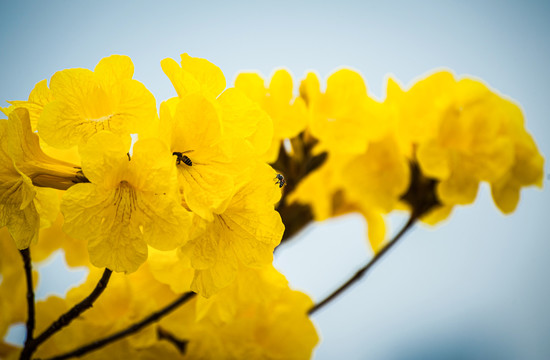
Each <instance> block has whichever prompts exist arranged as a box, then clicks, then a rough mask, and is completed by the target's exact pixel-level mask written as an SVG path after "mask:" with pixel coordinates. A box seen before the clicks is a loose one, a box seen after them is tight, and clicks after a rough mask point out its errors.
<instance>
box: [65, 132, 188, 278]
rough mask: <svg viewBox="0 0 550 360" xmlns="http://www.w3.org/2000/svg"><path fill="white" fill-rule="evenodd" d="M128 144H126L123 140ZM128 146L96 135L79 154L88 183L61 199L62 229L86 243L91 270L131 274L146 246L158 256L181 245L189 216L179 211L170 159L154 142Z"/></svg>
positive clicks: (104, 134)
mask: <svg viewBox="0 0 550 360" xmlns="http://www.w3.org/2000/svg"><path fill="white" fill-rule="evenodd" d="M128 140H129V138H128ZM129 148H130V143H129V141H128V142H126V143H125V142H123V141H122V140H121V139H120V138H118V137H117V136H116V135H114V134H112V133H109V132H100V133H98V134H96V135H95V136H93V137H92V138H90V139H89V141H88V144H87V145H86V146H84V147H82V149H81V156H82V170H83V171H84V174H85V175H86V177H87V178H88V179H89V180H90V182H91V183H86V184H76V185H75V186H73V187H71V188H70V189H69V190H67V192H66V193H65V195H64V196H63V201H62V203H61V211H62V212H63V215H64V217H65V224H64V226H63V229H64V231H65V232H67V233H68V234H69V235H70V236H72V237H74V238H77V239H82V240H88V250H89V253H90V261H91V262H92V264H94V265H95V266H97V267H108V268H109V269H111V270H114V271H124V272H133V271H135V270H136V269H137V268H138V267H139V265H140V264H141V263H143V262H144V261H145V260H146V259H147V244H149V245H151V246H153V247H155V248H158V249H160V250H170V249H174V248H176V247H177V246H179V245H182V244H183V243H184V242H185V241H186V239H187V236H188V232H189V229H188V227H189V225H190V214H189V213H188V212H187V211H186V210H185V209H183V208H182V207H181V206H180V205H179V199H178V194H177V185H176V174H175V171H174V167H173V166H172V162H173V158H172V156H171V154H170V153H169V151H168V149H167V148H166V147H165V146H164V144H163V143H162V142H160V141H159V140H156V139H145V140H140V141H138V142H137V143H136V144H135V146H134V150H133V155H132V157H131V159H130V156H129V155H128V154H127V152H128V150H129Z"/></svg>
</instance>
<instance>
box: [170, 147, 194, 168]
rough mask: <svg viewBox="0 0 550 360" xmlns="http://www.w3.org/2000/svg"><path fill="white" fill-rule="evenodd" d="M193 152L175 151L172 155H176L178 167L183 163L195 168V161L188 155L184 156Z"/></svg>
mask: <svg viewBox="0 0 550 360" xmlns="http://www.w3.org/2000/svg"><path fill="white" fill-rule="evenodd" d="M191 151H193V150H189V151H184V152H178V151H174V152H173V153H172V155H176V156H177V158H176V165H179V164H181V163H184V164H185V165H187V166H193V161H191V159H190V158H189V157H188V156H187V155H183V154H185V153H188V152H191Z"/></svg>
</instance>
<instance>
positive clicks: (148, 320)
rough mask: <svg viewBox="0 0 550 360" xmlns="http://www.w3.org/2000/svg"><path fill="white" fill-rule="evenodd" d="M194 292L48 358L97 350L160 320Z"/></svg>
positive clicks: (66, 357)
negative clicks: (124, 326)
mask: <svg viewBox="0 0 550 360" xmlns="http://www.w3.org/2000/svg"><path fill="white" fill-rule="evenodd" d="M195 295H196V294H195V293H194V292H192V291H190V292H186V293H185V294H182V295H181V296H180V297H179V298H177V299H176V300H174V301H173V302H171V303H170V304H168V305H167V306H165V307H164V308H162V309H161V310H159V311H157V312H154V313H152V314H151V315H149V316H148V317H146V318H145V319H143V320H141V321H140V322H137V323H135V324H133V325H130V326H129V327H127V328H126V329H124V330H121V331H119V332H117V333H114V334H112V335H110V336H107V337H105V338H103V339H100V340H97V341H94V342H92V343H90V344H88V345H84V346H81V347H80V348H78V349H76V350H73V351H70V352H68V353H65V354H61V355H58V356H55V357H52V358H49V359H48V360H63V359H69V358H72V357H80V356H82V355H84V354H87V353H89V352H91V351H94V350H97V349H99V348H101V347H103V346H105V345H108V344H110V343H112V342H115V341H117V340H118V339H121V338H123V337H125V336H128V335H131V334H133V333H136V332H138V331H139V330H141V329H142V328H144V327H145V326H147V325H150V324H152V323H154V322H155V321H158V320H160V318H162V317H163V316H164V315H167V314H169V313H170V312H172V311H174V310H175V309H177V308H178V307H179V306H180V305H182V304H185V303H186V302H187V301H189V300H191V299H192V298H193V297H194V296H195Z"/></svg>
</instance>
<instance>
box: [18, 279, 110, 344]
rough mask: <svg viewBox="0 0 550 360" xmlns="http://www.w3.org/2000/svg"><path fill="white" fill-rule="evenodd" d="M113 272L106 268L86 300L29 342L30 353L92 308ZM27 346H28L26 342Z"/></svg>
mask: <svg viewBox="0 0 550 360" xmlns="http://www.w3.org/2000/svg"><path fill="white" fill-rule="evenodd" d="M112 273H113V272H112V271H111V270H109V269H107V268H105V271H104V272H103V276H101V279H99V282H98V283H97V285H96V286H95V288H94V290H93V291H92V292H91V293H90V295H88V296H87V297H86V298H85V299H84V300H82V301H81V302H79V303H78V304H76V305H75V306H73V308H72V309H70V310H69V311H67V312H66V313H65V314H63V315H61V316H60V317H59V318H58V319H57V320H56V321H54V322H53V323H52V324H51V325H50V326H49V327H48V328H47V329H46V330H44V332H42V333H41V334H40V335H39V336H38V337H37V338H36V339H34V340H33V341H32V342H31V343H30V344H29V347H30V354H32V353H33V352H34V350H35V349H36V348H37V347H38V346H39V345H40V344H42V343H43V342H44V341H46V340H47V339H49V338H50V337H51V336H52V335H53V334H55V333H56V332H58V331H59V330H61V329H63V328H64V327H65V326H67V325H69V324H70V323H71V321H73V320H74V319H75V318H77V317H78V316H80V314H82V313H83V312H84V311H86V310H88V309H89V308H91V307H92V306H93V304H94V302H95V301H96V300H97V298H98V297H99V295H101V293H103V291H104V290H105V288H106V287H107V284H108V283H109V279H110V278H111V274H112ZM25 347H27V345H26V344H25Z"/></svg>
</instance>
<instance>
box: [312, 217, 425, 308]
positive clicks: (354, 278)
mask: <svg viewBox="0 0 550 360" xmlns="http://www.w3.org/2000/svg"><path fill="white" fill-rule="evenodd" d="M417 218H418V217H417V216H415V215H413V214H411V216H410V218H409V220H408V221H407V223H406V224H405V226H403V228H402V229H401V230H400V231H399V233H397V235H395V237H394V238H393V239H392V240H391V241H390V242H389V243H388V244H387V245H386V246H385V247H384V248H383V249H382V250H380V252H378V253H377V254H376V255H375V256H374V257H373V258H372V259H371V261H369V262H368V264H367V265H365V266H364V267H362V268H361V269H360V270H359V271H357V272H356V273H355V275H353V276H352V277H351V278H350V279H349V280H348V281H346V282H345V283H344V284H343V285H342V286H340V287H339V288H338V289H336V290H335V291H334V292H333V293H332V294H330V295H329V296H328V297H326V298H325V299H324V300H323V301H321V302H320V303H318V304H316V305H314V306H313V307H312V308H311V309H309V311H308V314H309V315H312V314H313V313H315V312H316V311H317V310H319V309H320V308H322V307H323V306H325V305H326V304H328V303H329V302H331V301H332V300H334V299H335V298H336V297H337V296H338V295H340V294H341V293H343V292H344V291H345V290H346V289H347V288H349V287H350V286H351V285H353V284H354V283H355V282H357V281H358V280H359V279H360V278H361V277H362V276H363V275H365V274H366V273H367V271H369V269H370V268H372V266H374V264H376V263H377V262H378V260H380V259H381V258H382V256H384V254H385V253H387V252H388V251H389V250H390V249H391V248H392V247H393V246H394V245H395V244H396V243H397V241H399V239H401V237H402V236H403V234H405V233H406V232H407V230H409V229H410V228H411V227H412V225H413V224H414V222H415V221H416V219H417Z"/></svg>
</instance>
